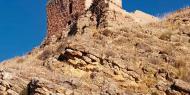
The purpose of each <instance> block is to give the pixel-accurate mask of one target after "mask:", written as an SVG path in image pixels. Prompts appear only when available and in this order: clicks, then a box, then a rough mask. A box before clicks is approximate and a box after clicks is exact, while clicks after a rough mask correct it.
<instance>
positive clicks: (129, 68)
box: [0, 8, 190, 95]
mask: <svg viewBox="0 0 190 95" xmlns="http://www.w3.org/2000/svg"><path fill="white" fill-rule="evenodd" d="M111 14H114V20H113V19H112V18H110V20H109V21H110V22H112V23H111V24H110V25H109V28H97V27H96V26H95V25H94V23H93V22H91V21H90V19H91V16H89V14H88V13H87V14H84V15H83V16H80V17H79V20H78V22H77V23H78V26H77V27H78V28H77V29H76V30H75V33H74V34H73V35H69V36H67V37H64V38H61V39H57V38H52V39H51V40H48V42H47V41H44V43H42V45H41V46H39V47H37V48H35V49H33V50H32V51H31V52H29V53H28V54H26V55H25V56H22V57H16V58H13V59H11V60H7V61H4V62H2V63H1V64H0V93H1V94H0V95H189V94H190V76H189V75H190V22H189V18H190V15H189V14H190V9H188V8H187V9H183V10H180V11H177V12H176V13H172V14H171V15H169V16H168V17H166V18H165V19H163V20H161V21H158V20H156V22H152V23H148V24H141V23H138V22H136V19H135V18H134V17H132V15H123V14H121V13H119V12H111ZM143 15H144V14H143ZM138 17H141V16H139V14H138ZM84 26H85V27H84Z"/></svg>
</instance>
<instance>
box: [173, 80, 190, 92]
mask: <svg viewBox="0 0 190 95" xmlns="http://www.w3.org/2000/svg"><path fill="white" fill-rule="evenodd" d="M173 86H174V87H176V88H177V89H176V90H181V91H184V92H188V93H190V84H189V83H188V82H185V81H182V80H179V79H176V80H175V82H174V85H173Z"/></svg>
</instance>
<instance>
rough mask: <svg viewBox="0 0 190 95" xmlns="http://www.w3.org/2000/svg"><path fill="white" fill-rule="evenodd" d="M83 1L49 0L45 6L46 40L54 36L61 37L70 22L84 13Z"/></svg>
mask: <svg viewBox="0 0 190 95" xmlns="http://www.w3.org/2000/svg"><path fill="white" fill-rule="evenodd" d="M84 7H85V1H84V0H51V1H49V3H48V5H47V18H48V20H47V21H48V38H49V37H50V36H53V35H55V36H56V37H58V38H59V37H61V36H62V35H63V34H64V31H65V30H66V28H67V27H69V25H71V24H72V21H71V20H75V19H77V16H78V15H80V14H81V13H83V12H84V10H85V9H84Z"/></svg>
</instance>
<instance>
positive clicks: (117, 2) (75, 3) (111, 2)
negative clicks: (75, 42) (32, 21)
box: [47, 0, 122, 39]
mask: <svg viewBox="0 0 190 95" xmlns="http://www.w3.org/2000/svg"><path fill="white" fill-rule="evenodd" d="M96 6H99V7H100V8H99V9H97V8H94V9H93V7H96ZM103 8H106V9H108V10H115V11H118V10H121V8H122V0H49V1H48V4H47V15H48V17H47V18H48V20H47V21H48V38H51V37H52V36H53V37H56V38H58V39H59V38H61V37H62V36H63V35H68V34H66V32H64V31H66V30H67V29H68V28H71V27H74V26H75V23H76V22H77V19H78V18H79V16H80V15H82V14H84V13H85V12H87V11H89V10H91V11H94V13H95V14H96V15H100V14H102V13H101V12H102V10H103ZM97 17H99V16H97Z"/></svg>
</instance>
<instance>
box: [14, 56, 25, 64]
mask: <svg viewBox="0 0 190 95" xmlns="http://www.w3.org/2000/svg"><path fill="white" fill-rule="evenodd" d="M16 62H17V63H23V62H24V58H22V57H18V59H17V61H16Z"/></svg>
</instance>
